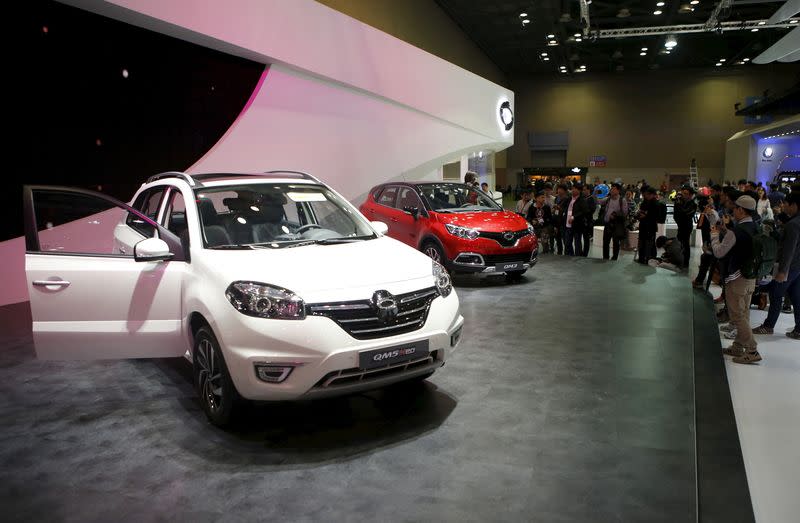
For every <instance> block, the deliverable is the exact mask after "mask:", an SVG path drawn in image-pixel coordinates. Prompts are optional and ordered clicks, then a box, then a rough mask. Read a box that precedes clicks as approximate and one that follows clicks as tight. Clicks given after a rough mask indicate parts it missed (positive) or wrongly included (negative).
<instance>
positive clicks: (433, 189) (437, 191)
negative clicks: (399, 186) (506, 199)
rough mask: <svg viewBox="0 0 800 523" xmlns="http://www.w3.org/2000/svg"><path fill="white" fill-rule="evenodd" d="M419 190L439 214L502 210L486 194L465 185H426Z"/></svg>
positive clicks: (420, 186) (422, 185)
mask: <svg viewBox="0 0 800 523" xmlns="http://www.w3.org/2000/svg"><path fill="white" fill-rule="evenodd" d="M419 189H420V192H421V193H422V197H423V198H425V201H426V202H427V204H428V205H429V206H430V208H431V209H433V210H434V211H437V212H474V211H500V210H502V207H500V206H499V205H497V203H495V201H494V200H492V199H491V198H490V197H489V196H488V195H487V194H486V193H484V192H483V191H479V190H478V189H475V188H472V187H469V186H468V185H465V184H463V183H424V184H420V185H419Z"/></svg>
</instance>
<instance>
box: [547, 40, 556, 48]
mask: <svg viewBox="0 0 800 523" xmlns="http://www.w3.org/2000/svg"><path fill="white" fill-rule="evenodd" d="M547 45H549V46H550V47H553V46H555V45H558V41H556V40H550V41H549V42H547Z"/></svg>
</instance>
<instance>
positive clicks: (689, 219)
mask: <svg viewBox="0 0 800 523" xmlns="http://www.w3.org/2000/svg"><path fill="white" fill-rule="evenodd" d="M695 213H697V203H695V201H694V187H692V186H691V185H684V186H683V187H682V188H681V191H680V193H679V195H678V197H677V198H675V204H674V207H673V210H672V215H673V217H674V218H675V224H676V225H677V226H678V241H679V242H680V243H681V247H682V248H683V266H684V267H688V266H689V258H690V256H691V243H692V242H691V237H692V229H694V215H695Z"/></svg>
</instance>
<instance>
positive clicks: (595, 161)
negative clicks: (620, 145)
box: [589, 154, 608, 167]
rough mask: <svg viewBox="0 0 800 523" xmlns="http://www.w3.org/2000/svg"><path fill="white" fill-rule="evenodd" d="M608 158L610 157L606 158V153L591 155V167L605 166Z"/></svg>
mask: <svg viewBox="0 0 800 523" xmlns="http://www.w3.org/2000/svg"><path fill="white" fill-rule="evenodd" d="M607 160H608V158H606V156H605V155H604V154H603V155H598V156H590V157H589V167H605V166H606V161H607Z"/></svg>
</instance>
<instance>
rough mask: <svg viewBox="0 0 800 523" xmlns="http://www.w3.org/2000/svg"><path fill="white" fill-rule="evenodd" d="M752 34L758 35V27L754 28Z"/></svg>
mask: <svg viewBox="0 0 800 523" xmlns="http://www.w3.org/2000/svg"><path fill="white" fill-rule="evenodd" d="M750 32H751V33H757V32H758V27H754V28H752V29H750Z"/></svg>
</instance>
